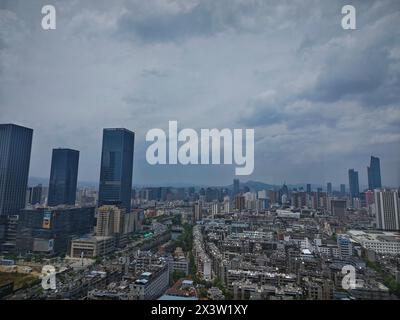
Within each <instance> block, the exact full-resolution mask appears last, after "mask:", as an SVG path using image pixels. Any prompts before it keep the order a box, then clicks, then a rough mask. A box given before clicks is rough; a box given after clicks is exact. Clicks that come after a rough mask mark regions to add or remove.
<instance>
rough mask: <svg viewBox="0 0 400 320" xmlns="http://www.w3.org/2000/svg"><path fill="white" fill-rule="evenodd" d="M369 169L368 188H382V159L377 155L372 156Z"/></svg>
mask: <svg viewBox="0 0 400 320" xmlns="http://www.w3.org/2000/svg"><path fill="white" fill-rule="evenodd" d="M367 171H368V189H369V190H374V189H381V188H382V182H381V164H380V160H379V158H377V157H374V156H371V162H370V165H369V167H367Z"/></svg>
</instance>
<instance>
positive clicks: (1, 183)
mask: <svg viewBox="0 0 400 320" xmlns="http://www.w3.org/2000/svg"><path fill="white" fill-rule="evenodd" d="M32 136H33V130H32V129H29V128H25V127H21V126H17V125H15V124H0V215H14V214H18V213H19V210H20V209H23V208H24V207H25V200H26V190H27V184H28V176H29V163H30V159H31V148H32Z"/></svg>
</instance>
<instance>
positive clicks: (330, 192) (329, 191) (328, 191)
mask: <svg viewBox="0 0 400 320" xmlns="http://www.w3.org/2000/svg"><path fill="white" fill-rule="evenodd" d="M326 192H327V193H328V195H331V194H332V183H331V182H328V183H327V184H326Z"/></svg>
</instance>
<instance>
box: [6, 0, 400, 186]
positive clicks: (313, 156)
mask: <svg viewBox="0 0 400 320" xmlns="http://www.w3.org/2000/svg"><path fill="white" fill-rule="evenodd" d="M349 3H351V4H353V5H354V6H355V7H356V10H357V30H354V31H349V30H343V29H342V27H341V18H342V14H341V7H342V6H343V5H345V4H349ZM45 4H53V5H54V6H55V7H56V10H57V29H56V30H53V31H44V30H42V29H41V19H42V14H41V8H42V6H43V5H45ZM399 26H400V1H398V0H393V1H389V0H383V1H365V0H363V1H311V0H310V1H308V0H306V1H261V0H146V1H144V0H131V1H123V0H121V1H109V0H107V1H106V0H93V1H92V0H85V1H83V0H82V1H78V0H74V1H57V0H46V1H35V0H30V1H18V0H1V1H0V123H10V122H11V123H17V124H21V125H24V126H28V127H31V128H33V129H34V140H33V148H32V158H31V169H30V175H31V176H35V177H43V178H48V176H49V174H50V162H51V150H52V148H54V147H69V148H74V149H77V150H80V152H81V154H80V168H79V179H80V180H84V181H98V177H99V167H100V153H101V137H102V129H103V128H104V127H125V128H128V129H130V130H133V131H135V132H136V145H135V164H134V183H135V184H157V183H160V184H167V183H172V182H191V183H195V184H216V185H222V184H228V183H231V181H232V179H233V177H234V168H235V166H227V165H225V166H205V165H202V166H201V165H199V166H181V165H170V166H150V165H148V164H147V163H146V159H145V151H146V148H147V147H148V145H149V143H146V141H145V135H146V132H147V131H148V130H149V129H151V128H163V129H167V127H168V121H169V120H177V121H178V124H179V127H180V128H186V127H190V128H194V129H196V130H199V129H200V128H219V129H222V128H231V129H234V128H254V129H255V136H256V144H255V170H254V173H253V174H252V175H251V176H248V177H241V179H242V180H249V179H251V180H259V181H263V182H267V183H273V184H279V183H282V182H283V181H286V182H287V183H307V182H312V183H326V182H327V181H332V182H333V183H334V185H338V184H339V183H346V184H347V183H348V177H347V170H348V169H349V168H354V169H356V170H358V171H359V174H360V183H361V184H366V183H367V177H366V176H367V171H366V167H367V165H368V164H369V158H370V156H371V155H375V156H378V157H380V159H381V167H382V180H383V184H384V185H396V186H399V185H400V105H399V103H400V28H399Z"/></svg>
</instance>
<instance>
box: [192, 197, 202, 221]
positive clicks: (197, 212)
mask: <svg viewBox="0 0 400 320" xmlns="http://www.w3.org/2000/svg"><path fill="white" fill-rule="evenodd" d="M193 216H194V221H199V220H201V219H203V206H202V203H201V202H200V201H198V202H197V203H195V204H194V207H193Z"/></svg>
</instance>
